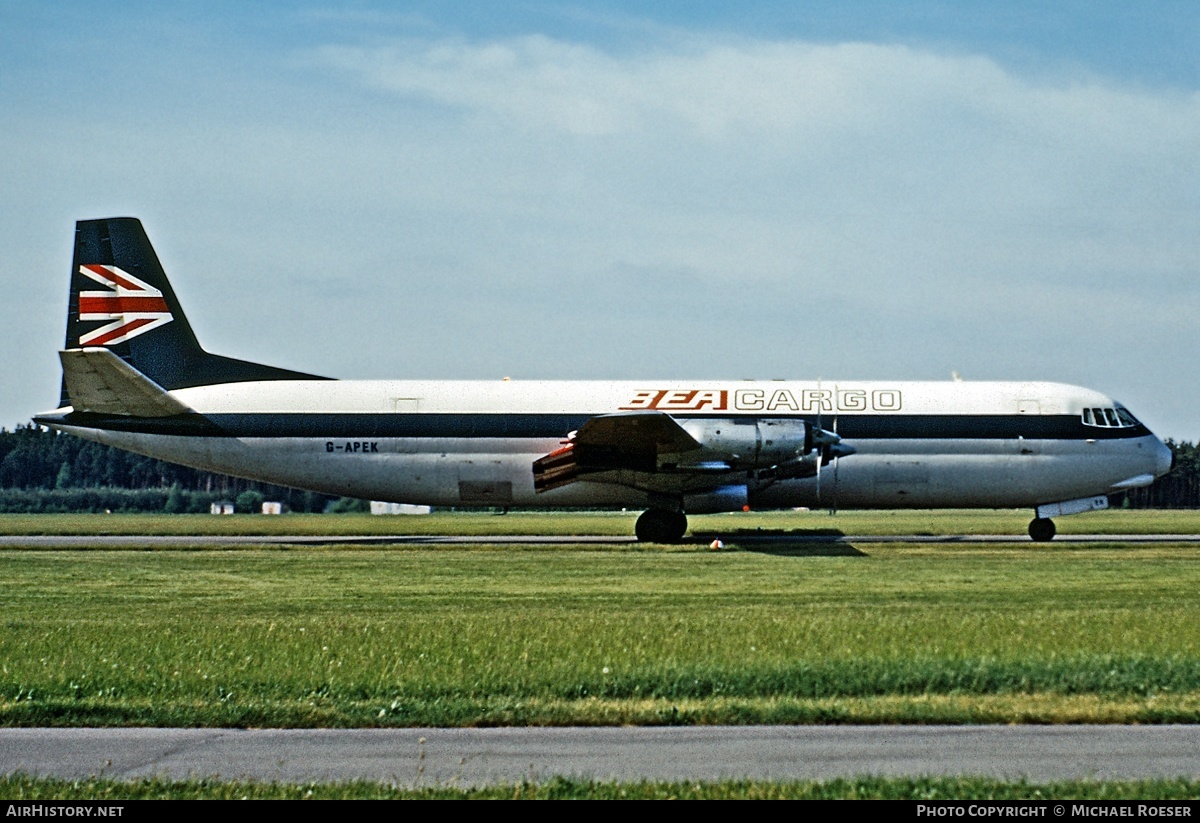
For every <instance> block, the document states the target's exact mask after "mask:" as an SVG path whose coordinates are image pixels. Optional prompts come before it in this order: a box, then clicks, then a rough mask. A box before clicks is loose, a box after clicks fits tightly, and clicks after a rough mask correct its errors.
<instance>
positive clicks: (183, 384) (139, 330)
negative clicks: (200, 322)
mask: <svg viewBox="0 0 1200 823" xmlns="http://www.w3.org/2000/svg"><path fill="white" fill-rule="evenodd" d="M63 348H64V349H66V350H67V351H68V352H70V351H71V350H78V349H83V350H85V351H86V350H89V349H95V348H103V349H106V350H107V351H109V352H111V353H112V354H113V355H114V356H115V357H116V358H118V359H119V360H121V361H124V363H126V364H127V365H128V366H129V367H131V370H132V371H133V372H134V373H135V374H139V375H141V376H142V377H144V378H145V379H146V380H148V381H149V383H150V384H151V385H153V386H156V387H160V388H161V389H165V390H166V391H171V390H173V389H182V388H187V387H189V386H208V385H213V384H216V383H242V382H246V381H251V380H324V379H327V378H323V377H318V376H316V375H312V374H304V373H302V372H294V371H290V370H288V369H279V368H275V367H274V366H264V365H261V364H258V363H250V362H247V361H245V360H235V359H233V358H229V357H221V356H220V355H216V354H210V353H209V352H206V351H205V350H204V349H203V348H201V347H200V343H199V342H198V341H197V340H196V335H195V333H193V331H192V327H191V324H190V323H188V320H187V317H186V316H185V315H184V313H183V308H182V307H181V306H180V305H179V300H178V298H177V297H176V296H175V291H174V290H173V289H172V288H171V284H170V282H169V281H168V280H167V275H166V272H165V271H164V270H163V267H162V264H161V263H160V262H159V260H158V255H156V254H155V253H154V248H153V247H152V246H151V245H150V239H149V238H148V237H147V236H146V232H145V230H144V229H143V228H142V224H141V221H139V220H136V219H134V218H132V217H113V218H106V219H102V220H81V221H79V222H78V223H76V224H75V255H74V262H73V263H72V266H71V294H70V300H69V303H68V307H67V336H66V345H65V346H64V347H63ZM76 359H77V360H78V363H76V364H75V365H77V366H80V364H82V363H85V362H86V363H96V362H101V361H102V360H103V362H105V363H107V362H108V361H107V360H106V359H103V358H98V357H96V356H94V355H88V356H86V357H80V356H76ZM63 362H64V373H63V385H62V394H61V397H60V400H59V405H60V406H67V405H70V404H71V399H70V394H69V392H68V391H67V389H68V386H67V376H68V371H67V369H68V368H69V367H68V366H67V359H64V361H63ZM104 368H105V373H106V374H109V375H115V374H117V373H118V372H117V371H116V369H117V368H118V367H115V366H111V364H109V366H108V367H104ZM78 379H80V380H82V379H83V378H78ZM85 383H86V381H84V382H81V383H80V384H79V385H80V386H82V385H84V384H85ZM121 385H123V386H125V387H128V385H129V383H128V381H123V382H122V383H121ZM134 405H135V406H136V405H138V404H137V403H135V404H134Z"/></svg>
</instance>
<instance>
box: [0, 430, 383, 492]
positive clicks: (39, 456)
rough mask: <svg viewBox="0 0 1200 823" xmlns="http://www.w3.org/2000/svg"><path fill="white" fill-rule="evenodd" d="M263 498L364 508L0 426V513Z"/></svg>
mask: <svg viewBox="0 0 1200 823" xmlns="http://www.w3.org/2000/svg"><path fill="white" fill-rule="evenodd" d="M264 500H276V501H279V502H281V503H283V505H284V508H285V510H287V511H293V512H323V511H326V510H327V509H337V510H361V509H365V508H366V506H365V504H364V505H358V504H357V501H346V500H339V498H336V497H331V496H329V495H325V494H317V493H316V492H306V491H299V490H297V489H292V488H288V487H286V486H273V485H271V484H269V483H258V482H255V481H253V480H242V479H240V478H236V477H229V476H227V475H223V474H215V473H213V472H206V471H199V470H197V469H189V468H187V467H185V466H180V465H178V464H175V463H167V462H166V461H164V460H155V459H154V458H152V457H142V456H141V455H138V454H133V453H132V452H127V451H123V450H122V449H117V448H113V447H112V446H105V445H102V444H100V443H93V442H91V441H90V440H83V439H81V438H78V437H72V436H71V435H69V434H62V433H60V432H55V431H50V430H48V429H43V428H41V427H40V426H35V425H33V424H29V425H27V426H18V427H17V429H16V430H15V431H11V432H10V431H8V430H7V429H0V513H17V512H103V511H126V512H169V513H186V512H193V513H201V512H208V511H209V508H210V506H211V505H212V504H213V503H217V502H225V501H229V502H236V503H237V507H238V510H239V511H245V512H259V511H261V510H262V502H263V501H264Z"/></svg>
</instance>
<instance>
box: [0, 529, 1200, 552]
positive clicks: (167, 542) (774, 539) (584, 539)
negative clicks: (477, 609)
mask: <svg viewBox="0 0 1200 823" xmlns="http://www.w3.org/2000/svg"><path fill="white" fill-rule="evenodd" d="M717 538H720V539H721V540H722V541H724V542H725V543H726V544H728V545H730V546H736V545H747V546H750V545H753V546H777V547H783V546H801V545H813V544H831V543H832V544H847V545H856V546H865V545H872V544H875V545H878V544H882V543H913V544H918V543H926V544H938V545H954V544H964V545H975V544H987V543H1004V544H1010V545H1011V544H1013V543H1028V544H1031V545H1033V541H1032V540H1031V539H1030V538H1029V537H1027V536H1024V535H1005V534H964V535H912V534H884V535H881V534H861V535H860V534H846V535H840V534H792V533H786V534H780V533H776V532H764V533H762V534H757V533H753V532H750V533H738V534H719V533H716V532H714V533H711V534H710V533H704V534H702V535H693V536H692V537H691V538H685V540H684V542H685V543H695V544H696V545H703V546H706V545H708V543H709V542H711V541H712V540H714V539H717ZM636 543H637V538H636V537H633V536H625V535H621V536H611V535H564V536H546V535H428V534H422V535H415V534H392V535H370V536H361V535H351V536H342V535H326V536H312V535H25V536H22V535H0V550H2V549H59V550H68V549H171V548H202V547H214V548H236V547H238V546H363V547H369V546H422V545H447V544H449V545H461V546H472V545H513V546H579V545H585V546H586V545H594V546H622V545H632V544H636ZM1060 543H1065V544H1080V543H1118V544H1144V543H1197V544H1200V534H1063V535H1059V536H1057V537H1055V538H1054V540H1053V541H1051V542H1049V543H1038V544H1036V545H1038V546H1040V547H1053V546H1054V545H1056V544H1060Z"/></svg>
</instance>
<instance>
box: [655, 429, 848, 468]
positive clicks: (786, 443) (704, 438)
mask: <svg viewBox="0 0 1200 823" xmlns="http://www.w3.org/2000/svg"><path fill="white" fill-rule="evenodd" d="M678 422H679V425H680V426H681V427H682V428H683V429H684V431H686V432H687V433H688V434H690V435H691V436H692V437H694V438H695V439H696V441H697V442H698V443H700V445H701V446H702V447H703V448H704V460H706V461H720V462H723V463H726V464H728V467H729V468H734V469H766V468H770V467H772V466H780V465H785V464H788V463H793V462H795V461H798V460H802V459H803V458H804V457H805V456H806V455H808V454H809V453H810V452H812V451H813V448H814V440H819V439H820V438H815V437H814V435H815V434H816V433H817V432H821V430H820V429H818V428H816V427H815V426H810V425H809V424H808V423H806V422H804V421H803V420H787V419H761V418H760V419H755V418H751V417H748V418H745V419H739V418H729V419H726V420H679V421H678ZM825 433H826V432H822V434H825ZM834 436H835V437H836V435H834Z"/></svg>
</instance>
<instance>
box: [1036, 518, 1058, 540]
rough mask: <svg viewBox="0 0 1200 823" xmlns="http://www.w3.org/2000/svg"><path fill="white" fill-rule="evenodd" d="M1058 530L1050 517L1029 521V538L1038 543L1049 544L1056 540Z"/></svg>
mask: <svg viewBox="0 0 1200 823" xmlns="http://www.w3.org/2000/svg"><path fill="white" fill-rule="evenodd" d="M1057 531H1058V529H1056V528H1055V526H1054V521H1053V520H1051V519H1050V518H1049V517H1035V518H1033V519H1032V520H1030V521H1029V536H1030V537H1032V538H1033V539H1034V541H1035V542H1037V543H1048V542H1049V541H1051V540H1053V539H1054V535H1055V534H1056V533H1057Z"/></svg>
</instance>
